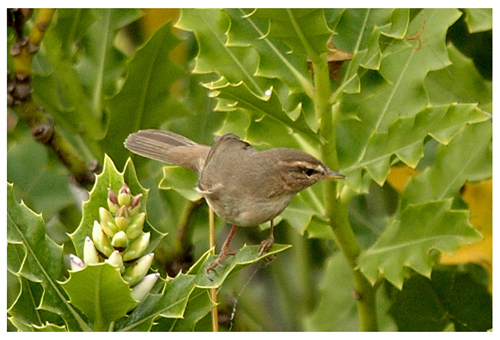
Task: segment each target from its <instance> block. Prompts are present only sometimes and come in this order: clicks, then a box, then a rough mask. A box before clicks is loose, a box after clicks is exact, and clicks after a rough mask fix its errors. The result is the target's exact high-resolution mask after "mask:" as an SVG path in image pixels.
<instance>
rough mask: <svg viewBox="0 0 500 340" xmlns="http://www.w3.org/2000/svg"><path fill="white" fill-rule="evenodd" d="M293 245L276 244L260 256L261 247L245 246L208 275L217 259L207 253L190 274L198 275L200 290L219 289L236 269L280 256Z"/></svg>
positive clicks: (190, 270) (192, 268)
mask: <svg viewBox="0 0 500 340" xmlns="http://www.w3.org/2000/svg"><path fill="white" fill-rule="evenodd" d="M290 247H291V245H288V244H274V245H273V246H272V247H271V248H270V249H269V250H268V251H267V252H266V253H265V254H263V255H262V256H259V246H258V245H255V246H248V245H244V246H243V248H241V249H240V250H238V252H237V253H236V254H235V255H233V256H229V257H228V258H227V259H226V260H225V261H224V262H223V264H222V265H220V266H217V267H216V268H215V270H213V271H210V273H208V275H207V274H206V273H205V268H206V267H207V265H208V264H209V263H211V262H213V261H214V260H215V259H216V256H215V255H213V254H211V252H210V251H208V252H207V253H205V255H204V256H202V257H201V258H200V259H199V260H198V262H197V263H195V264H194V265H193V266H192V267H191V268H190V269H189V273H190V274H195V275H196V281H195V284H196V286H197V287H200V288H217V287H220V285H221V284H222V283H223V282H224V280H225V279H226V278H227V277H228V276H229V274H231V273H232V272H233V271H234V270H235V269H241V268H243V267H246V266H248V265H251V264H253V263H256V262H258V261H260V260H262V259H264V258H266V257H269V256H273V255H275V254H278V253H280V252H282V251H284V250H286V249H288V248H290Z"/></svg>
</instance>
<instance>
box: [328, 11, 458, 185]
mask: <svg viewBox="0 0 500 340" xmlns="http://www.w3.org/2000/svg"><path fill="white" fill-rule="evenodd" d="M459 14H460V13H459V12H458V11H456V10H443V9H439V10H423V11H421V12H420V13H419V14H418V15H416V16H415V17H413V19H412V20H411V22H410V25H409V28H408V33H407V35H408V36H412V35H414V34H416V33H418V32H419V31H420V29H421V28H422V25H423V22H424V20H425V28H424V29H423V31H422V32H421V35H420V39H421V41H424V42H425V43H422V44H421V46H420V48H419V49H415V48H416V47H417V46H418V43H417V42H415V41H412V42H408V41H405V40H402V39H392V40H390V43H387V44H384V47H385V48H384V49H382V48H381V53H382V56H381V62H380V68H379V70H378V72H375V71H368V72H365V73H364V74H363V77H362V78H361V89H362V91H361V92H360V93H359V94H351V95H347V94H346V95H344V96H343V101H342V102H341V105H340V115H341V116H343V117H344V119H343V120H342V121H341V122H340V124H339V133H338V136H337V146H338V154H339V160H340V168H341V170H343V169H346V168H347V169H351V168H352V167H356V166H357V164H360V163H362V162H364V161H363V159H364V158H365V157H366V156H367V154H369V152H371V150H370V149H371V148H372V146H373V145H374V144H373V143H375V144H376V143H378V141H379V140H378V139H379V138H380V136H381V134H385V133H387V132H388V131H389V130H390V128H391V127H392V126H394V125H395V122H397V121H398V120H400V119H402V118H410V117H415V116H416V115H417V114H418V113H419V112H421V111H422V110H424V109H425V108H426V106H427V104H428V101H427V96H426V95H425V88H424V79H425V77H426V75H427V73H428V72H429V71H431V70H437V69H441V68H444V67H446V66H447V65H448V64H449V58H448V56H447V50H446V46H445V34H446V29H447V27H449V26H450V25H451V24H452V23H453V22H454V21H455V20H457V18H458V17H459ZM424 18H425V19H424ZM380 44H382V42H380ZM395 132H397V131H393V133H395ZM405 133H406V132H405ZM405 136H406V135H405ZM393 137H394V136H393ZM402 139H404V138H402ZM407 151H408V150H407ZM412 151H413V152H412V153H413V154H415V151H418V150H415V149H414V150H412ZM383 163H384V164H387V159H384V160H383ZM374 165H379V164H374ZM380 165H383V164H382V161H381V163H380ZM384 168H385V169H386V168H387V165H385V166H383V167H381V169H375V170H382V171H372V173H373V174H374V177H375V178H376V180H377V181H378V182H379V183H380V182H381V177H385V176H384V175H383V174H384V173H386V171H385V170H384ZM372 170H374V169H372ZM353 175H354V176H351V177H349V176H348V178H349V181H348V182H347V183H348V185H349V186H350V187H351V188H352V189H354V190H355V191H358V192H359V191H360V190H361V188H362V176H360V175H359V174H353ZM370 175H371V174H370Z"/></svg>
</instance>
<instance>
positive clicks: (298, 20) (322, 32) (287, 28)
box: [252, 8, 332, 57]
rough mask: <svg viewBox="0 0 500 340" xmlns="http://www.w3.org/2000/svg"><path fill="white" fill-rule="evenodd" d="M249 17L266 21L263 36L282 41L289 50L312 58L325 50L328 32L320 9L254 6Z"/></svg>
mask: <svg viewBox="0 0 500 340" xmlns="http://www.w3.org/2000/svg"><path fill="white" fill-rule="evenodd" d="M252 16H253V17H256V18H262V19H267V20H269V28H268V29H267V30H266V36H265V37H267V36H269V37H270V38H279V39H281V40H283V41H284V42H285V43H286V44H287V45H288V46H290V48H291V49H292V51H293V52H295V53H302V54H307V55H309V56H311V57H315V56H316V55H317V54H321V53H325V52H326V51H327V50H328V49H327V46H326V43H327V42H328V39H329V38H330V36H331V35H332V31H330V29H329V27H328V25H327V24H326V19H325V14H324V10H323V9H319V8H308V9H304V8H293V9H292V8H280V9H257V10H255V13H253V14H252Z"/></svg>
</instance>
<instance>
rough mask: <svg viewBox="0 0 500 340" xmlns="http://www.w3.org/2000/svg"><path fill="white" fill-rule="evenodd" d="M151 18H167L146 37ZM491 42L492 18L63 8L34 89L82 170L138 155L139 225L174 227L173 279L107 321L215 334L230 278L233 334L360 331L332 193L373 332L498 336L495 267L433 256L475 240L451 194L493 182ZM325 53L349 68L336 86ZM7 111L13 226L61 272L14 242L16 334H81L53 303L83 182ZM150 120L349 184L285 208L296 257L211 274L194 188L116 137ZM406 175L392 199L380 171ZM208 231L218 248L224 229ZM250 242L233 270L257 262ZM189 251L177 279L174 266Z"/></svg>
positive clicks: (243, 234) (284, 234) (287, 240)
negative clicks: (367, 287)
mask: <svg viewBox="0 0 500 340" xmlns="http://www.w3.org/2000/svg"><path fill="white" fill-rule="evenodd" d="M36 14H37V11H36V10H35V13H34V16H36ZM144 14H145V15H144ZM179 15H180V16H179ZM158 18H160V20H161V21H163V22H166V23H165V24H162V25H153V28H151V26H150V25H151V22H153V21H154V19H158ZM26 29H29V25H27V27H26ZM491 34H492V19H491V10H456V9H436V10H429V9H423V10H416V9H412V10H408V9H345V10H344V9H307V10H306V9H294V10H287V9H274V10H256V11H254V10H247V9H222V10H220V9H203V10H193V9H189V10H182V11H181V12H180V14H179V13H178V12H176V11H173V10H165V11H161V10H147V11H144V12H142V11H139V10H134V9H127V10H115V9H81V10H79V9H58V10H57V11H56V14H55V17H54V18H53V20H52V22H51V24H50V27H49V29H48V31H47V32H46V35H45V37H44V39H43V42H42V45H41V49H40V50H39V51H38V52H37V54H36V55H35V58H34V59H33V80H32V82H33V83H32V85H33V98H34V100H35V102H36V103H37V105H40V106H43V108H44V110H45V111H46V112H47V113H49V114H50V115H51V116H52V117H53V118H54V121H55V124H56V126H57V127H58V128H59V129H60V131H61V133H62V134H64V136H66V137H67V138H68V139H69V140H70V141H71V142H72V143H73V144H74V145H75V146H76V147H77V149H78V150H79V152H80V153H81V155H83V156H84V157H85V158H86V159H87V160H88V161H90V160H92V159H96V160H97V161H98V162H99V163H100V164H101V165H103V164H104V163H105V157H104V155H105V154H107V155H109V157H110V159H111V160H112V162H113V163H114V165H115V166H116V168H117V169H125V168H126V169H129V170H126V171H132V170H131V168H130V167H131V164H130V162H128V161H127V160H128V158H129V157H132V160H133V163H134V166H135V169H134V170H133V171H134V177H135V172H136V173H137V178H138V180H139V181H140V186H142V187H144V188H148V189H149V193H148V203H147V207H148V221H149V223H150V224H151V225H152V226H154V228H156V229H157V230H158V232H159V234H168V235H167V236H165V237H163V238H161V241H159V244H158V246H157V248H156V249H155V259H156V264H155V268H156V269H157V270H158V271H159V272H160V273H161V274H162V278H163V279H165V280H163V281H162V282H161V283H158V284H157V287H156V290H155V293H154V294H152V295H150V297H149V298H148V300H147V303H145V304H143V305H141V307H140V308H138V309H137V310H136V311H134V312H133V313H135V314H132V315H129V316H126V317H124V318H122V319H120V320H118V321H117V322H116V325H115V327H116V329H121V330H158V331H160V330H162V331H164V330H210V320H209V317H210V315H209V311H210V308H211V307H212V304H211V302H210V300H209V297H208V294H207V292H206V288H208V287H211V286H216V285H220V284H222V283H223V285H222V288H221V290H220V292H219V302H220V303H221V305H220V306H219V313H220V315H221V317H220V322H221V324H222V326H223V327H225V329H231V330H248V331H250V330H252V331H253V330H256V331H271V330H283V331H286V330H294V331H306V330H307V331H318V330H319V331H353V330H358V329H360V327H361V326H360V319H359V317H360V316H359V315H358V310H357V302H356V299H355V298H354V297H353V287H354V286H355V284H356V283H355V282H354V278H353V268H352V267H349V265H348V262H346V259H345V258H344V255H343V253H342V251H341V250H342V249H340V248H342V246H340V248H339V244H340V245H341V243H342V240H340V241H339V239H338V235H337V234H335V233H334V231H333V229H332V227H331V225H330V224H331V223H330V221H329V219H330V218H332V219H335V216H331V215H332V214H333V213H332V210H331V206H330V205H329V203H327V202H330V201H332V200H335V199H339V200H341V201H342V202H347V204H346V205H345V206H344V208H345V209H344V210H345V211H347V214H346V215H347V219H348V221H349V223H350V225H351V226H352V228H353V230H354V232H355V236H356V240H357V242H358V243H359V245H360V247H361V253H360V255H359V257H358V258H357V259H356V266H355V268H354V270H356V271H359V272H360V273H361V274H362V275H363V277H364V278H365V279H366V280H367V281H368V282H369V283H370V284H372V285H374V287H376V289H377V293H376V295H377V300H376V303H375V306H376V310H377V316H378V325H379V329H380V330H428V331H439V330H476V331H478V330H482V331H484V330H487V329H489V328H491V327H492V324H491V309H492V305H491V294H490V293H489V292H488V290H487V285H488V282H489V279H488V274H487V273H485V272H484V270H483V269H482V268H481V267H478V266H476V265H472V264H461V265H456V266H445V265H441V264H439V254H440V253H441V252H442V253H446V254H449V255H452V254H453V253H454V252H455V251H457V249H459V248H460V247H461V246H463V245H466V244H471V243H475V242H477V241H479V240H480V239H481V235H480V233H479V232H478V231H477V230H476V229H474V228H473V227H472V226H471V224H470V223H469V217H470V214H469V211H468V207H467V204H466V203H465V202H464V201H463V200H462V198H461V196H460V192H461V188H462V187H463V186H464V184H465V183H467V182H481V181H483V180H487V179H489V178H491V177H492V142H491V140H492V124H491V112H492V93H491V89H492V83H491V62H492V61H491V51H492V49H491ZM411 37H414V38H415V39H408V38H411ZM330 39H331V40H330ZM488 39H490V40H488ZM484 41H486V42H488V41H489V43H484ZM13 42H14V34H13V32H11V31H10V30H9V31H8V44H9V46H10V45H11V44H13ZM332 46H335V48H336V49H338V50H340V51H343V52H346V53H349V54H351V58H349V60H345V61H344V62H343V63H342V64H341V65H342V66H341V69H340V73H339V75H338V79H331V80H329V79H325V75H327V74H328V69H327V67H328V63H327V60H328V56H329V53H328V51H329V50H330V49H331V48H332ZM12 65H13V62H12V58H11V57H10V56H9V57H8V68H9V70H12V69H13V66H12ZM308 65H309V66H311V65H312V66H311V68H312V70H311V69H310V68H309V67H308ZM325 108H326V111H325ZM325 112H326V114H325ZM16 117H18V116H17V115H16V113H15V112H14V110H13V109H12V108H9V111H8V119H9V122H12V123H11V124H9V130H8V144H7V148H8V150H7V177H8V182H10V183H13V184H14V187H13V188H12V187H10V186H9V188H8V206H9V208H8V213H9V216H14V217H19V218H21V217H22V216H24V217H25V219H24V218H23V221H18V220H16V222H15V225H16V226H17V225H24V224H26V225H28V226H29V228H28V230H36V234H37V236H36V240H38V241H39V242H38V243H37V244H36V247H37V248H44V249H38V250H37V249H35V250H34V252H35V253H37V252H40V253H42V252H43V253H50V254H51V255H50V256H52V257H51V258H52V260H54V258H56V257H57V259H58V260H57V261H56V262H58V263H57V266H60V267H54V268H51V270H52V271H53V272H50V273H47V275H49V276H50V279H49V281H48V282H49V283H52V284H51V285H49V286H46V284H47V281H44V279H43V278H42V277H40V276H39V275H35V274H32V273H33V272H34V271H33V269H32V268H27V267H26V264H27V263H28V262H29V261H28V260H27V259H25V260H24V262H23V261H21V260H19V259H22V258H24V256H25V254H26V253H25V250H23V249H26V248H23V246H22V245H23V244H24V246H27V245H28V244H29V242H30V240H29V239H27V240H25V241H23V240H21V239H20V238H19V235H18V234H15V235H14V234H10V232H9V234H8V241H9V245H8V270H9V271H8V276H7V280H8V285H7V289H8V309H9V323H8V327H9V330H16V329H17V330H35V329H36V330H60V329H63V330H82V329H83V330H85V329H86V328H85V327H88V326H86V325H87V324H88V320H87V319H86V318H85V316H82V315H81V314H80V312H79V311H78V310H74V309H73V308H72V307H71V305H70V304H69V303H67V302H64V303H63V304H61V303H56V301H66V300H67V298H66V296H65V295H64V292H63V291H62V290H58V289H55V290H54V286H55V285H57V284H56V283H55V282H62V281H64V280H65V278H67V277H68V275H67V272H65V270H64V268H63V267H62V263H63V261H62V258H63V255H64V254H66V255H67V254H69V253H75V249H73V244H72V242H71V240H70V238H69V237H68V234H71V233H73V232H75V230H76V229H77V227H78V226H79V225H80V220H81V219H82V211H81V207H82V201H84V200H87V197H86V191H85V190H82V189H81V188H79V187H78V186H77V185H75V184H74V183H73V182H72V181H71V180H70V179H69V178H70V174H69V173H68V170H67V169H66V168H65V167H64V166H63V165H62V164H61V163H60V162H59V160H58V159H57V157H56V156H55V155H54V154H53V153H52V152H51V151H50V150H48V149H46V148H45V147H44V146H43V145H41V144H39V143H37V142H35V141H34V140H33V138H32V137H31V134H30V132H29V129H28V128H27V126H26V124H25V123H24V122H23V121H22V120H21V119H18V118H16ZM331 117H334V118H333V119H332V118H331ZM328 119H332V122H331V124H332V125H331V126H330V125H329V124H330V123H329V122H328ZM329 127H333V128H334V129H333V130H332V131H330V130H329ZM145 128H158V129H165V130H172V131H175V132H177V133H180V134H183V135H185V136H187V137H189V138H191V139H193V140H195V141H197V142H200V143H205V144H211V143H212V141H213V138H214V135H220V134H222V133H225V132H234V133H236V134H238V135H239V136H240V137H242V138H243V139H245V140H247V141H248V142H250V143H251V144H253V145H255V146H256V147H257V148H261V149H265V148H269V147H276V146H286V147H293V148H299V149H302V150H304V151H306V152H309V153H311V154H313V155H315V156H317V157H318V158H321V159H323V160H324V161H325V162H326V163H327V164H328V165H329V166H331V167H332V168H334V169H336V170H339V171H341V172H342V173H344V174H345V175H347V179H346V180H345V181H343V182H339V183H338V185H332V184H324V185H321V184H318V185H315V186H314V187H312V188H310V189H308V190H306V191H304V192H303V193H301V194H300V195H298V196H297V197H296V198H295V199H294V200H293V201H292V203H291V205H290V206H289V207H288V208H287V209H286V210H285V212H284V213H283V214H282V216H281V220H280V223H279V224H278V226H277V230H276V238H277V240H278V242H279V243H284V244H291V245H292V247H291V248H290V249H289V250H287V251H284V252H282V253H280V254H278V256H277V258H276V259H275V260H274V261H272V262H270V263H268V264H262V263H259V264H254V265H253V266H250V267H247V268H245V269H243V270H241V271H239V272H238V273H237V275H232V276H228V277H226V276H225V275H226V274H227V275H228V274H229V273H230V270H228V271H227V272H225V273H224V275H222V279H221V281H218V282H215V283H214V282H212V283H210V282H202V281H203V277H201V276H197V275H196V273H197V270H198V269H199V268H200V266H201V264H202V263H203V262H204V261H206V260H207V258H206V257H207V254H206V250H207V249H208V229H207V225H208V219H207V209H206V206H205V205H204V204H202V205H199V204H198V203H197V199H198V198H199V197H198V196H197V195H196V193H195V192H194V190H190V188H193V187H194V185H195V181H196V178H195V177H194V176H193V175H192V174H189V173H188V172H186V171H183V170H180V169H178V168H175V167H164V165H162V164H159V163H158V162H155V161H151V160H147V159H144V158H140V157H136V156H132V155H131V154H130V153H129V152H128V151H127V150H126V149H125V148H124V147H123V141H124V140H125V138H126V137H127V136H128V134H130V133H132V132H134V131H137V130H139V129H145ZM330 137H331V138H330ZM329 138H330V139H329ZM108 161H109V160H108ZM111 164H112V163H111ZM109 166H111V165H109ZM400 166H407V167H410V168H413V169H416V170H417V171H418V173H419V175H418V176H416V177H413V178H411V179H410V180H409V181H408V184H407V185H406V186H405V187H404V189H402V190H401V191H397V190H395V188H394V187H392V186H391V185H390V184H388V182H387V180H388V177H389V176H390V173H391V168H393V167H400ZM115 172H116V169H115ZM102 189H103V190H106V188H104V187H103V188H102ZM332 195H333V197H332ZM14 196H15V197H16V198H17V199H18V200H20V199H22V200H23V202H24V203H23V204H22V205H19V204H18V203H16V201H15V199H14ZM24 205H26V206H27V207H29V208H30V209H32V210H33V211H35V212H36V213H40V214H41V216H40V215H37V214H35V213H33V212H30V211H29V210H28V209H27V208H26V207H24ZM347 209H348V210H347ZM216 220H217V229H216V230H217V233H218V237H219V236H220V239H221V238H223V237H225V235H226V233H227V231H228V229H227V227H225V226H224V223H223V221H220V219H216ZM11 225H12V224H9V226H11ZM34 226H38V227H37V228H35V229H33V228H34ZM179 226H181V227H182V229H181V228H180V227H179ZM44 229H45V231H46V234H44V233H41V232H42V231H43V230H44ZM9 230H10V229H9ZM181 230H182V232H181ZM40 233H41V234H40ZM22 234H23V233H22V232H21V235H22ZM265 234H266V232H265V231H262V232H261V230H260V229H259V228H245V230H240V231H239V234H237V239H235V240H234V246H235V247H241V246H242V245H243V244H245V243H246V244H258V243H259V241H260V240H261V239H263V238H264V237H265V236H264V235H265ZM158 240H159V239H158ZM23 242H24V243H23ZM26 242H28V243H26ZM339 242H340V243H339ZM219 244H220V241H219ZM285 248H286V247H284V246H283V247H282V248H280V249H278V250H280V251H281V250H284V249H285ZM252 249H253V248H251V247H246V248H244V251H242V253H241V255H240V256H242V257H241V258H236V259H234V261H235V262H234V266H236V265H237V264H240V265H242V264H245V265H248V264H249V263H254V262H255V261H256V257H255V254H253V253H251V251H252ZM278 250H277V251H278ZM76 251H77V252H78V251H79V250H78V249H76ZM16 258H17V259H18V260H17V262H16V260H15V259H16ZM181 258H182V261H187V263H188V264H189V266H188V267H190V269H189V271H188V272H187V273H185V274H177V273H178V271H179V267H178V264H179V262H182V261H180V259H181ZM197 261H198V262H197ZM191 265H192V266H191ZM42 267H45V266H42ZM167 273H168V274H169V278H168V279H167V278H166V275H167ZM454 283H456V284H454ZM26 290H30V291H32V292H33V293H32V296H33V298H32V299H31V300H26V294H23V292H26ZM50 292H53V293H54V294H49V293H50ZM61 294H62V295H61ZM169 294H170V295H169ZM176 294H178V295H176ZM43 295H45V297H44V298H42V296H43ZM176 296H183V297H186V300H185V301H184V300H183V301H184V302H183V303H182V304H181V308H180V309H175V311H171V312H169V310H168V309H162V306H163V307H166V306H167V305H168V303H167V301H170V300H168V299H174V300H175V298H176ZM464 296H466V297H467V298H466V299H465V298H464V299H463V301H462V302H463V304H460V303H459V300H461V298H462V297H464ZM54 298H55V299H56V300H52V299H54ZM423 301H426V303H425V304H424V303H422V302H423ZM41 302H43V303H42V304H41V305H40V303H41ZM55 306H58V307H55ZM471 306H474V308H471ZM478 310H481V313H477V311H478ZM27 312H29V313H28V315H30V317H28V318H25V319H23V318H21V317H20V316H21V315H23V313H27ZM169 313H170V314H169ZM148 316H151V319H147V317H148ZM182 316H183V318H182V319H181V317H182ZM141 318H142V319H141ZM137 319H139V320H143V322H139V323H135V321H136V320H137ZM34 320H36V321H34ZM145 320H147V321H145ZM153 320H154V321H155V322H154V323H153ZM436 320H439V322H436Z"/></svg>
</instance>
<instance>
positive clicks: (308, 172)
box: [304, 168, 316, 177]
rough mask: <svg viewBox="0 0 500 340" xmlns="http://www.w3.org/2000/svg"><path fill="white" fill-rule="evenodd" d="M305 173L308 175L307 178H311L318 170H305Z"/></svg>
mask: <svg viewBox="0 0 500 340" xmlns="http://www.w3.org/2000/svg"><path fill="white" fill-rule="evenodd" d="M304 173H305V174H306V176H307V177H311V176H312V175H314V174H315V173H316V170H314V169H311V168H309V169H304Z"/></svg>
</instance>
